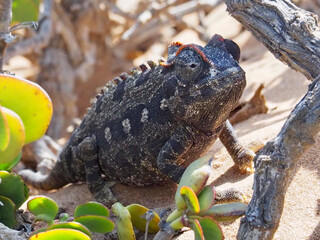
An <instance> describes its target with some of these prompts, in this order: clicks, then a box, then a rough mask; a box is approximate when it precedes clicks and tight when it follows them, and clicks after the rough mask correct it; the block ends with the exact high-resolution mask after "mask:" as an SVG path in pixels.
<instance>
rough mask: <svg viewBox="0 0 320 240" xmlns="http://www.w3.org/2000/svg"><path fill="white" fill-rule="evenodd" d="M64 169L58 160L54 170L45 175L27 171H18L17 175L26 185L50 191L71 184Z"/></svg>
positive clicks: (67, 172)
mask: <svg viewBox="0 0 320 240" xmlns="http://www.w3.org/2000/svg"><path fill="white" fill-rule="evenodd" d="M65 168H66V167H65V166H63V164H62V162H61V161H60V159H58V161H57V162H56V165H55V166H54V168H53V169H52V170H51V172H50V173H49V174H47V175H44V174H42V173H41V172H40V171H38V172H33V171H31V170H28V169H24V170H21V171H19V175H20V176H21V177H22V179H23V180H24V182H25V183H26V184H28V185H31V186H34V187H36V188H40V189H44V190H51V189H56V188H61V187H63V186H65V185H67V184H68V183H71V182H73V181H72V180H71V178H70V177H69V171H68V170H67V169H65ZM65 170H66V171H65Z"/></svg>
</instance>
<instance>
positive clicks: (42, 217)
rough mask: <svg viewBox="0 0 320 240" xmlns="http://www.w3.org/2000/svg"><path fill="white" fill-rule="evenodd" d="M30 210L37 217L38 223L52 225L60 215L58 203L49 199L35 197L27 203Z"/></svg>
mask: <svg viewBox="0 0 320 240" xmlns="http://www.w3.org/2000/svg"><path fill="white" fill-rule="evenodd" d="M27 208H28V210H29V211H30V212H31V213H32V214H33V215H35V216H36V221H45V222H47V223H49V224H52V222H53V220H54V218H55V216H56V215H57V213H58V210H59V207H58V205H57V203H56V202H55V201H54V200H52V199H51V198H49V197H45V196H39V197H35V198H33V199H31V200H29V202H28V203H27Z"/></svg>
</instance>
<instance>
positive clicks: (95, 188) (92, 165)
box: [77, 135, 117, 207]
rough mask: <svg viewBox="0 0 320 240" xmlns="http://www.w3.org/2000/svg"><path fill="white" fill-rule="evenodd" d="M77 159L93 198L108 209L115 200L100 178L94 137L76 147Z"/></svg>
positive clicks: (87, 138)
mask: <svg viewBox="0 0 320 240" xmlns="http://www.w3.org/2000/svg"><path fill="white" fill-rule="evenodd" d="M77 155H78V156H77V157H78V158H79V159H81V161H82V162H83V164H84V167H85V173H86V182H87V185H88V188H89V190H90V192H91V193H92V195H93V196H94V198H95V199H96V200H97V201H98V202H101V203H103V204H105V205H107V206H108V207H110V206H111V205H112V204H113V203H115V202H116V201H117V200H116V198H115V196H114V195H113V193H112V191H111V189H110V187H109V184H108V182H106V181H105V180H104V179H103V178H102V176H101V171H100V168H99V164H98V151H97V143H96V138H95V136H94V135H93V136H91V137H86V138H85V139H84V140H83V141H82V142H81V143H80V144H79V145H78V146H77Z"/></svg>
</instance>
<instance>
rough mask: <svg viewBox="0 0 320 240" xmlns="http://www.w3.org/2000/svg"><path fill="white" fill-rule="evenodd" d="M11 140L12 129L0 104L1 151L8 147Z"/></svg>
mask: <svg viewBox="0 0 320 240" xmlns="http://www.w3.org/2000/svg"><path fill="white" fill-rule="evenodd" d="M9 140H10V129H9V125H8V121H7V118H6V116H5V114H4V113H3V112H2V108H1V106H0V151H4V150H5V149H6V148H7V147H8V145H9Z"/></svg>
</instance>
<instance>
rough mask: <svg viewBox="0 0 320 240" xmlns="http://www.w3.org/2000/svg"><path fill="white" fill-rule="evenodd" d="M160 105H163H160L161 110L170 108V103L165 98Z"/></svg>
mask: <svg viewBox="0 0 320 240" xmlns="http://www.w3.org/2000/svg"><path fill="white" fill-rule="evenodd" d="M160 103H161V105H160V108H161V109H165V108H167V107H168V101H167V99H165V98H164V99H162V100H161V102H160Z"/></svg>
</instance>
